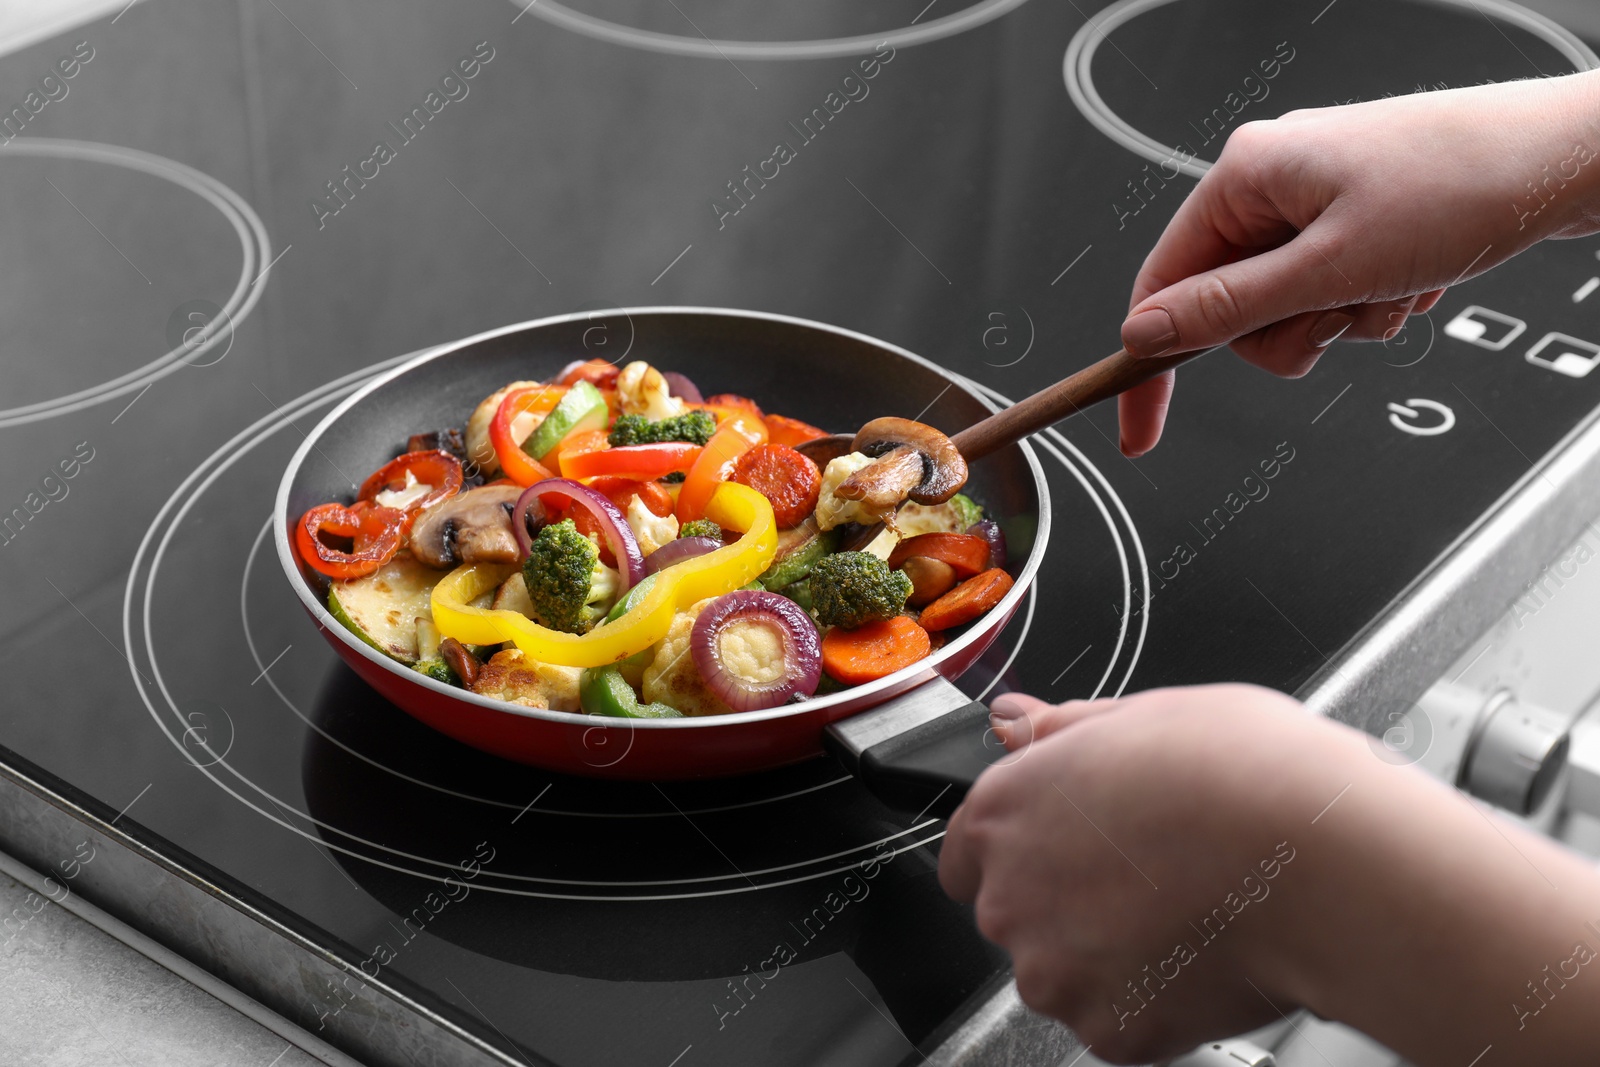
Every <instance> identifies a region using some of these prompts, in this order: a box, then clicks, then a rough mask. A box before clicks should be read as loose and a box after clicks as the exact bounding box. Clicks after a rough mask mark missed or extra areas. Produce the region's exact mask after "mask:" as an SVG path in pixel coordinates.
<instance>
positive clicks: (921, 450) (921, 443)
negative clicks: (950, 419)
mask: <svg viewBox="0 0 1600 1067" xmlns="http://www.w3.org/2000/svg"><path fill="white" fill-rule="evenodd" d="M851 451H854V452H860V453H861V454H862V455H864V456H872V457H875V459H876V460H877V461H876V462H875V463H873V464H871V465H870V466H866V467H862V468H861V469H860V470H858V471H856V472H855V473H854V474H852V475H850V477H848V478H846V479H845V480H844V482H843V483H841V484H840V486H839V488H837V489H835V490H834V494H835V495H836V496H839V497H840V498H842V499H844V500H859V501H861V502H862V503H864V504H865V505H867V506H868V507H869V508H872V509H874V510H883V509H886V508H892V507H894V506H896V505H898V504H900V503H901V502H902V501H904V500H907V499H910V500H915V501H916V502H917V503H919V504H942V503H944V502H945V501H946V500H949V499H950V498H951V497H953V496H955V495H956V493H957V492H958V491H959V490H960V489H961V487H962V486H963V485H965V484H966V483H967V461H966V460H965V459H963V458H962V457H961V453H960V452H959V451H958V450H957V449H956V446H955V445H954V444H952V443H951V441H950V438H948V437H946V436H945V435H944V434H942V433H940V432H939V431H938V430H936V429H934V428H933V427H932V426H929V425H927V424H926V423H922V422H913V421H912V420H910V419H896V418H881V419H873V420H872V421H871V422H869V423H867V424H866V425H865V426H863V427H861V429H860V430H859V431H858V432H857V433H856V436H855V440H854V441H853V442H851Z"/></svg>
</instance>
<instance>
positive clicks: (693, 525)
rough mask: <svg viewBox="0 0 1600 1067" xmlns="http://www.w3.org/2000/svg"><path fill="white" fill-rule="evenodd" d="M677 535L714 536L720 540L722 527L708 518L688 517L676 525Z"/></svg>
mask: <svg viewBox="0 0 1600 1067" xmlns="http://www.w3.org/2000/svg"><path fill="white" fill-rule="evenodd" d="M678 536H679V537H715V538H716V539H717V540H718V541H720V540H722V527H721V526H718V525H717V524H716V523H714V522H712V521H711V520H710V519H690V520H689V521H688V522H686V523H684V524H683V525H682V526H680V527H678Z"/></svg>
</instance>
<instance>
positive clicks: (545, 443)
mask: <svg viewBox="0 0 1600 1067" xmlns="http://www.w3.org/2000/svg"><path fill="white" fill-rule="evenodd" d="M609 419H610V412H609V410H608V409H607V407H606V401H605V397H603V396H601V395H600V390H598V389H596V388H595V387H594V386H592V385H590V384H589V383H588V382H586V381H584V380H582V379H579V380H578V381H576V382H573V383H572V385H571V387H570V388H568V389H567V393H566V395H565V396H563V397H562V398H561V399H560V400H559V401H557V402H556V406H555V407H554V408H552V409H551V411H550V414H548V415H546V416H545V417H544V421H542V422H540V423H539V425H538V426H536V427H534V430H533V433H531V434H529V435H528V439H527V440H526V441H524V442H522V450H523V451H524V452H526V453H527V454H528V455H530V456H532V457H533V458H534V459H536V460H540V461H543V460H544V459H545V458H546V457H548V456H549V455H550V453H551V452H552V451H554V450H555V447H556V446H557V445H559V444H560V443H561V442H562V440H563V439H564V438H565V437H566V436H567V435H568V434H574V433H581V432H583V431H584V430H604V429H605V428H606V423H607V421H609ZM502 462H503V461H502Z"/></svg>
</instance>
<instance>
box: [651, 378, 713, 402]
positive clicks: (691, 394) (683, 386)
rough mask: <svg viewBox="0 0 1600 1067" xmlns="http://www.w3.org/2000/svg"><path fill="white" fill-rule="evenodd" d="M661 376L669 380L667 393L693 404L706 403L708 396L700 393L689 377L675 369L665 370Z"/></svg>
mask: <svg viewBox="0 0 1600 1067" xmlns="http://www.w3.org/2000/svg"><path fill="white" fill-rule="evenodd" d="M661 376H662V377H663V378H665V379H666V380H667V394H668V395H669V396H675V397H679V398H681V399H683V400H686V401H688V402H689V403H691V404H704V403H705V402H706V398H705V397H703V396H701V395H700V390H699V389H698V388H697V387H696V386H695V384H694V383H693V382H691V381H690V380H689V379H688V378H685V377H684V376H683V375H682V374H679V373H678V372H677V371H675V370H664V371H662V372H661Z"/></svg>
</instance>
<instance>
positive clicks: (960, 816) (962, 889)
mask: <svg viewBox="0 0 1600 1067" xmlns="http://www.w3.org/2000/svg"><path fill="white" fill-rule="evenodd" d="M969 821H970V816H969V815H968V813H967V806H966V805H965V804H963V805H962V806H961V807H959V808H957V809H956V810H955V814H953V815H951V816H950V821H949V822H948V823H947V824H946V825H945V832H944V844H943V845H941V846H940V847H939V885H940V886H941V887H942V888H943V889H944V892H945V895H946V896H948V897H949V898H950V899H951V900H954V901H957V902H959V903H962V904H970V903H972V901H973V900H974V899H975V898H976V897H977V895H978V887H979V886H980V885H982V884H983V864H982V860H981V858H980V857H979V855H978V850H977V846H976V842H975V840H974V839H973V837H972V835H971V834H970V833H968V831H967V824H968V822H969Z"/></svg>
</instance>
